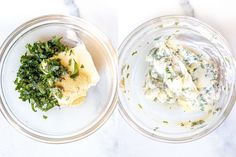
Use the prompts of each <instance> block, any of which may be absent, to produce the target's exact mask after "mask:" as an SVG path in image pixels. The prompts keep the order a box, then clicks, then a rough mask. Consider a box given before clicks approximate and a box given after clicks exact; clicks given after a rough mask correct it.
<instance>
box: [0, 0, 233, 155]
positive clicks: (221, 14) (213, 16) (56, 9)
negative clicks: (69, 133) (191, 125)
mask: <svg viewBox="0 0 236 157" xmlns="http://www.w3.org/2000/svg"><path fill="white" fill-rule="evenodd" d="M0 2H1V3H0V43H2V42H3V41H4V39H5V38H6V36H7V35H8V34H9V33H11V31H12V30H13V29H15V28H16V27H17V26H18V25H20V24H22V23H23V22H25V21H26V20H29V19H31V18H33V17H36V16H41V15H45V14H72V15H78V14H79V13H80V16H81V17H83V18H85V19H86V20H88V21H90V22H91V23H93V24H94V25H96V26H97V27H99V28H100V29H101V30H102V31H103V32H105V33H106V34H107V35H108V37H109V38H110V39H111V40H112V42H113V44H114V46H115V47H116V48H117V47H118V46H119V44H120V43H121V42H122V40H123V39H124V38H125V36H126V35H127V34H128V33H129V32H130V31H131V30H133V29H134V28H135V27H137V26H138V25H139V24H141V23H142V22H144V21H146V20H148V19H152V18H154V17H157V16H163V15H194V16H195V17H196V18H199V19H200V20H202V21H204V22H206V23H208V24H209V25H211V26H212V27H214V28H215V29H217V30H218V31H219V32H221V33H222V34H223V35H224V36H225V38H226V39H227V40H228V42H229V43H230V45H231V47H232V49H233V51H236V22H235V19H236V9H235V4H236V1H234V0H227V1H226V0H225V1H224V0H207V1H206V0H189V1H187V0H164V1H163V0H140V1H139V2H138V1H135V0H129V1H127V0H119V1H115V0H100V1H96V0H75V1H73V0H65V1H64V0H50V1H48V0H40V1H39V0H35V1H33V0H21V1H15V0H7V1H6V0H5V1H3V0H0ZM73 3H74V4H76V5H77V6H78V7H79V10H80V12H78V9H77V8H76V7H75V6H74V5H73ZM188 4H190V5H191V6H189V5H188ZM234 54H235V55H236V53H234ZM235 123H236V108H235V107H234V109H233V111H232V112H231V114H230V115H229V117H228V118H227V119H226V121H225V122H224V123H223V124H222V125H221V126H220V127H219V128H218V129H217V130H215V131H214V132H213V133H211V134H209V135H208V136H206V137H204V138H202V139H199V140H197V141H194V142H190V143H185V144H166V143H160V142H156V141H152V140H150V139H148V138H146V137H144V136H142V135H141V134H139V133H138V132H136V131H135V130H133V129H132V128H131V127H129V126H128V124H127V123H126V122H125V121H124V120H123V119H122V117H121V116H120V115H119V113H118V111H117V110H116V111H115V112H114V114H113V115H112V117H111V118H110V119H109V120H108V122H107V123H106V124H105V125H104V126H103V127H102V128H101V129H99V130H98V131H97V132H96V133H94V134H92V135H91V136H89V137H88V138H86V139H83V140H81V141H77V142H73V143H69V144H60V145H52V144H44V143H40V142H36V141H33V140H31V139H29V138H27V137H25V136H24V135H22V134H20V133H19V132H17V131H16V130H15V129H14V128H13V127H12V126H10V125H9V124H8V123H7V121H6V120H5V119H4V118H3V116H2V115H0V156H1V157H12V156H25V157H26V156H34V157H42V156H57V157H64V156H83V157H95V156H96V157H115V156H117V157H126V156H127V157H133V156H134V157H143V156H148V157H156V156H161V157H162V156H163V157H173V156H177V157H189V156H191V157H199V156H207V157H235V156H236V136H235V135H234V134H235V132H236V125H235Z"/></svg>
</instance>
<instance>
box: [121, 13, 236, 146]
mask: <svg viewBox="0 0 236 157" xmlns="http://www.w3.org/2000/svg"><path fill="white" fill-rule="evenodd" d="M119 52H120V54H119V67H118V81H119V85H118V95H119V109H120V113H121V115H122V116H123V117H124V119H126V120H127V122H128V123H129V124H130V125H131V126H132V127H134V128H135V129H136V130H138V131H139V132H141V133H142V134H144V135H145V136H148V137H150V138H151V139H154V140H158V141H164V142H170V143H182V142H189V141H193V140H195V139H198V138H200V137H203V136H205V135H207V134H208V133H210V132H212V131H213V130H214V129H216V128H217V127H218V126H219V125H220V124H221V123H222V122H223V121H224V119H225V118H226V117H227V116H228V114H229V113H230V111H231V109H232V107H233V105H234V103H235V98H236V96H235V81H236V80H235V79H236V74H235V72H236V68H235V60H234V58H233V55H232V53H231V52H232V51H231V49H230V48H229V46H228V44H227V42H226V40H225V39H224V38H223V37H222V36H221V35H220V34H219V33H218V32H217V31H215V30H214V29H213V28H211V27H210V26H208V25H206V24H204V23H202V22H201V21H199V20H197V19H195V18H192V17H186V16H165V17H158V18H155V19H152V20H150V21H147V22H145V23H143V24H142V25H140V26H139V27H138V28H136V29H135V30H134V31H133V32H131V33H130V34H129V35H128V36H127V37H126V39H125V40H124V41H123V43H122V44H121V46H120V47H119Z"/></svg>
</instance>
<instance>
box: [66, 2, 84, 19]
mask: <svg viewBox="0 0 236 157" xmlns="http://www.w3.org/2000/svg"><path fill="white" fill-rule="evenodd" d="M64 4H65V6H66V7H67V10H68V12H69V14H70V15H72V16H77V17H80V11H79V8H78V6H77V5H76V4H75V2H74V0H64Z"/></svg>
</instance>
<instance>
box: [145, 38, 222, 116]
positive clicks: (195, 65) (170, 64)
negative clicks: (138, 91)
mask: <svg viewBox="0 0 236 157" xmlns="http://www.w3.org/2000/svg"><path fill="white" fill-rule="evenodd" d="M146 61H147V63H148V70H147V74H146V77H145V83H144V92H145V95H146V97H147V98H148V99H151V100H153V101H155V102H159V103H162V104H169V105H179V106H181V107H182V108H183V110H184V111H206V112H209V111H210V110H212V109H213V108H214V107H215V103H216V102H217V101H218V100H219V92H218V91H219V70H218V68H219V67H218V65H217V63H216V61H214V60H213V59H212V58H210V56H209V55H207V54H205V53H200V52H197V51H195V50H192V49H190V48H188V47H185V46H183V45H181V44H180V43H177V42H175V40H174V37H173V36H169V37H168V38H166V39H160V40H158V41H157V43H156V45H155V47H154V48H152V49H151V50H150V53H149V54H148V56H147V57H146Z"/></svg>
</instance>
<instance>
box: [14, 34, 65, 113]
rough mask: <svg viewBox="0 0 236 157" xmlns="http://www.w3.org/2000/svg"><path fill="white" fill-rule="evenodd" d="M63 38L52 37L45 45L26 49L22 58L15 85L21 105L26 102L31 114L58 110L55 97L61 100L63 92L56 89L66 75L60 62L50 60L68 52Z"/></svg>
mask: <svg viewBox="0 0 236 157" xmlns="http://www.w3.org/2000/svg"><path fill="white" fill-rule="evenodd" d="M61 39H62V38H59V37H53V38H52V39H51V40H48V41H46V42H42V41H37V42H35V43H33V44H27V45H26V49H27V50H26V53H25V54H24V55H23V56H21V59H20V63H21V66H20V68H19V70H18V72H17V77H16V79H15V81H14V83H15V85H16V88H15V89H16V90H17V91H18V92H19V93H20V96H19V98H20V99H21V100H22V101H28V102H29V103H30V104H31V108H32V110H33V111H34V112H36V111H37V109H40V110H42V111H48V110H50V109H51V108H53V107H55V106H59V104H58V101H57V99H56V98H55V96H58V97H61V96H62V93H61V92H62V90H63V89H61V88H59V87H56V86H55V83H56V82H57V81H60V79H61V77H62V76H63V75H65V74H66V73H67V69H66V68H65V67H64V66H62V65H61V63H60V59H52V58H51V57H53V56H54V55H56V54H58V53H59V52H62V51H66V50H68V47H67V46H66V45H64V44H62V42H61Z"/></svg>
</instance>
